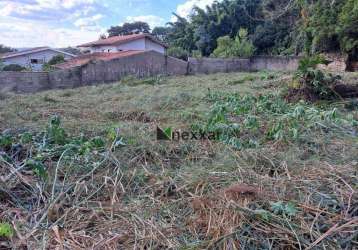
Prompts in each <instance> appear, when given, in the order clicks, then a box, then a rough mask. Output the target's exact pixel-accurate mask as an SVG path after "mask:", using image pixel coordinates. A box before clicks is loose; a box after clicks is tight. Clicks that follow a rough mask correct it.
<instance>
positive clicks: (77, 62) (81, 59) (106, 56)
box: [55, 50, 145, 69]
mask: <svg viewBox="0 0 358 250" xmlns="http://www.w3.org/2000/svg"><path fill="white" fill-rule="evenodd" d="M144 52H145V51H143V50H128V51H121V52H116V53H113V52H109V53H105V52H98V53H92V54H87V55H82V56H78V57H76V58H73V59H71V60H68V61H67V62H65V63H61V64H57V65H55V67H56V68H58V69H69V68H74V67H78V66H83V65H85V64H87V63H89V62H90V61H93V60H99V61H110V60H113V59H118V58H123V57H128V56H132V55H136V54H141V53H144Z"/></svg>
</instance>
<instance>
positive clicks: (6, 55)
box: [1, 47, 76, 59]
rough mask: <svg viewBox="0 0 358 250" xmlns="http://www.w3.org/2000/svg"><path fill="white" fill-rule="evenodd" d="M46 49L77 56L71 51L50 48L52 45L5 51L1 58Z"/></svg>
mask: <svg viewBox="0 0 358 250" xmlns="http://www.w3.org/2000/svg"><path fill="white" fill-rule="evenodd" d="M46 50H52V51H56V52H58V53H62V54H65V55H68V56H72V57H75V56H76V55H73V54H71V53H67V52H64V51H61V50H57V49H53V48H50V47H36V48H31V49H25V50H21V51H15V52H9V53H5V54H2V55H1V58H2V59H6V58H12V57H17V56H23V55H27V54H33V53H36V52H42V51H46Z"/></svg>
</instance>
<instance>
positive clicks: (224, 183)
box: [0, 72, 358, 249]
mask: <svg viewBox="0 0 358 250" xmlns="http://www.w3.org/2000/svg"><path fill="white" fill-rule="evenodd" d="M290 78H291V76H290V75H289V74H285V73H269V72H259V73H232V74H215V75H207V76H200V75H199V76H186V77H172V78H162V77H157V78H152V79H145V80H137V79H132V78H128V79H124V80H123V81H122V82H120V83H117V84H111V85H101V86H97V87H95V86H92V87H84V88H79V89H72V90H62V91H51V92H43V93H39V94H35V95H13V94H6V93H0V132H2V134H1V137H0V200H1V203H0V223H1V224H0V239H1V240H0V248H5V249H6V248H21V247H25V246H27V247H28V248H29V249H39V248H44V249H56V248H58V249H92V248H93V249H168V248H169V249H208V248H212V249H355V248H357V247H358V240H357V236H358V196H357V183H358V178H357V172H358V153H357V152H358V103H357V100H355V99H347V100H340V101H335V102H332V101H331V102H318V103H315V104H309V103H305V102H302V101H301V102H297V103H287V102H286V101H285V100H284V98H283V97H282V95H283V93H285V91H286V87H285V86H286V83H287V82H289V81H290ZM344 79H345V82H351V83H354V82H357V79H358V76H357V74H347V75H346V76H345V77H344ZM157 126H160V127H161V128H163V129H165V128H168V127H170V128H172V130H173V131H174V133H175V135H178V133H180V134H181V135H183V132H186V131H188V132H189V134H190V136H189V138H190V139H189V140H174V141H158V140H157V138H156V130H157ZM192 133H193V134H194V135H195V136H192ZM210 134H213V135H215V138H214V139H213V140H208V138H207V137H205V139H201V135H210ZM184 139H186V138H184Z"/></svg>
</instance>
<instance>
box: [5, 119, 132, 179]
mask: <svg viewBox="0 0 358 250" xmlns="http://www.w3.org/2000/svg"><path fill="white" fill-rule="evenodd" d="M111 131H114V132H113V133H112V135H111V136H107V137H101V136H95V137H92V138H86V137H84V136H83V135H80V136H79V137H72V136H68V135H67V133H66V131H65V129H64V128H62V126H61V119H60V117H58V116H54V117H52V118H51V119H50V120H49V125H48V126H47V127H46V129H45V130H44V131H43V132H39V133H29V132H25V133H22V134H17V135H12V136H10V135H4V134H3V135H1V136H0V152H1V154H0V160H1V161H3V162H4V161H5V162H7V163H8V164H20V165H23V166H25V168H26V169H28V170H31V171H32V172H33V173H34V175H36V176H38V177H39V178H40V179H41V180H43V181H44V182H46V181H48V180H49V179H50V178H49V171H48V163H49V162H57V164H59V161H64V162H68V163H70V164H69V166H72V164H74V165H75V166H76V168H74V169H70V171H80V170H81V169H82V170H84V171H87V170H88V166H91V165H93V164H98V160H97V158H98V157H100V156H101V155H102V153H103V152H106V151H108V150H115V149H116V148H119V147H122V146H124V145H125V143H124V142H123V139H122V138H121V137H120V135H119V130H118V129H114V128H113V130H111ZM109 146H110V147H109ZM15 148H16V149H20V150H21V152H19V155H21V158H18V157H19V156H16V155H14V154H13V152H14V151H13V150H14V149H15ZM22 151H23V152H22ZM14 157H16V158H14ZM15 162H18V163H15ZM51 166H52V165H51Z"/></svg>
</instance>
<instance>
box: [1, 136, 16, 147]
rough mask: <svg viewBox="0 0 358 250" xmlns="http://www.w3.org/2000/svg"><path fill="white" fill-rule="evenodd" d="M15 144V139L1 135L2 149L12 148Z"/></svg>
mask: <svg viewBox="0 0 358 250" xmlns="http://www.w3.org/2000/svg"><path fill="white" fill-rule="evenodd" d="M12 143H13V138H12V136H11V135H8V134H2V135H1V134H0V147H10V146H11V145H12Z"/></svg>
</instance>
